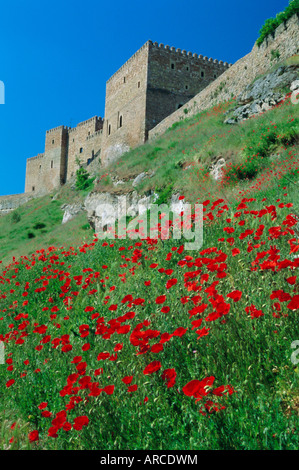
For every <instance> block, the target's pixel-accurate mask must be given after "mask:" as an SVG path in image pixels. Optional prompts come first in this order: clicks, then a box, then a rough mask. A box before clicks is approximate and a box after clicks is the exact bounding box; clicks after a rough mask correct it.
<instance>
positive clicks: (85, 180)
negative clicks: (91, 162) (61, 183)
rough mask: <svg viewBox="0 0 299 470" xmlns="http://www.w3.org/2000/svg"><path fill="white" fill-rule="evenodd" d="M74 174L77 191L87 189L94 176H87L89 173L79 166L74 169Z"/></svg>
mask: <svg viewBox="0 0 299 470" xmlns="http://www.w3.org/2000/svg"><path fill="white" fill-rule="evenodd" d="M76 176H77V179H76V189H78V190H79V191H80V190H86V189H89V188H90V187H91V186H92V183H93V182H94V178H90V177H89V173H88V172H87V171H86V170H85V168H82V167H81V168H79V169H78V170H77V171H76Z"/></svg>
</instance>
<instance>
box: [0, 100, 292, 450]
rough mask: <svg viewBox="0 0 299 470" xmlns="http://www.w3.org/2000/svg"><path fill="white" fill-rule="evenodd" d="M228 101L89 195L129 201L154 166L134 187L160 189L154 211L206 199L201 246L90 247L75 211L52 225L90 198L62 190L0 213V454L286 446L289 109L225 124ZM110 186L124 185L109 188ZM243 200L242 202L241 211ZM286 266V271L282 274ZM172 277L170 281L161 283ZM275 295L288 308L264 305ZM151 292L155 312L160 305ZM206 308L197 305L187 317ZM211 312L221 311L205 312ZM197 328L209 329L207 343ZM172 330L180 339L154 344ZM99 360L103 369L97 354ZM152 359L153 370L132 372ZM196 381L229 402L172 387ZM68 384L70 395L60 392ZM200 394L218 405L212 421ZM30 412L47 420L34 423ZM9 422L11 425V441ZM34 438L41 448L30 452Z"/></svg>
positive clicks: (123, 164) (108, 173)
mask: <svg viewBox="0 0 299 470" xmlns="http://www.w3.org/2000/svg"><path fill="white" fill-rule="evenodd" d="M233 106H235V102H234V100H232V102H230V103H226V104H222V105H220V106H218V107H216V108H212V109H210V110H208V111H206V112H204V113H200V114H198V115H197V116H193V117H191V118H188V119H186V120H184V121H180V122H178V123H176V124H174V125H173V126H172V128H170V129H169V130H168V131H167V132H166V133H165V135H163V136H161V137H160V138H159V139H157V140H156V141H155V142H152V143H147V144H146V145H144V146H141V147H140V148H138V149H135V150H133V151H131V152H128V153H127V154H126V155H124V156H123V157H122V158H121V160H119V162H117V164H116V165H114V166H111V167H109V168H107V169H105V172H103V173H102V174H101V175H100V176H99V178H98V179H99V181H100V182H99V183H98V186H97V189H98V191H107V190H117V191H123V190H125V191H128V190H132V185H131V182H130V178H132V177H133V176H136V175H137V174H139V173H141V172H142V171H148V170H149V169H154V170H155V175H154V176H153V177H152V178H148V179H147V180H144V181H142V182H141V184H140V185H139V186H138V188H137V189H138V191H139V192H140V193H142V192H146V191H148V190H149V189H152V190H155V191H157V192H158V194H159V200H158V202H159V204H162V203H165V202H167V201H168V200H169V197H170V195H171V193H172V192H175V191H179V192H180V193H182V194H184V195H185V197H186V200H187V201H190V202H198V201H199V202H204V201H205V214H204V215H205V224H204V243H203V246H202V247H201V248H200V250H194V251H186V250H185V251H184V250H183V247H182V245H183V244H184V241H185V240H184V239H181V240H173V239H170V240H164V241H162V240H158V241H153V240H151V241H149V240H148V241H147V240H130V239H129V238H127V239H125V240H117V239H116V240H108V241H107V242H103V241H99V240H98V241H97V240H95V241H91V233H90V231H89V230H87V228H88V225H87V220H86V215H84V214H81V215H79V216H77V217H76V218H74V219H73V220H72V221H70V222H68V223H67V224H65V225H61V221H62V216H63V212H62V210H61V206H62V204H65V203H74V202H82V201H83V200H84V198H85V197H86V195H87V191H85V192H80V193H77V192H75V191H73V190H72V188H71V187H70V186H68V185H66V186H65V187H64V188H62V189H61V190H60V191H59V192H58V193H57V194H56V195H55V200H53V198H52V196H53V195H51V196H47V197H44V198H40V199H34V200H32V201H30V202H29V203H27V204H26V205H24V206H22V207H20V208H19V209H18V210H17V212H14V213H12V214H8V215H6V216H4V217H1V218H0V234H1V239H0V259H2V260H3V263H2V264H1V266H2V272H1V276H0V338H1V340H5V359H6V361H7V362H6V364H5V365H0V394H1V398H2V400H1V401H0V422H1V433H0V448H3V449H7V448H15V449H27V448H29V447H30V448H32V449H37V450H38V449H67V450H71V449H72V450H78V449H86V450H87V449H93V450H95V449H103V450H127V449H130V450H136V449H144V450H146V449H155V450H158V449H160V450H172V449H176V450H208V449H215V450H216V449H240V450H245V449H246V450H281V449H290V450H295V449H297V448H298V434H297V428H298V408H299V384H298V375H299V371H298V365H296V364H293V363H292V362H291V359H290V358H291V354H292V352H293V351H292V349H291V344H292V342H293V341H294V340H297V339H298V338H299V329H298V319H297V312H298V310H297V311H296V310H295V309H294V310H293V309H290V308H288V304H289V302H290V299H291V298H296V296H297V295H298V275H297V271H298V269H297V270H296V269H295V267H294V266H293V265H292V264H291V263H293V262H294V260H295V257H296V256H297V253H298V252H296V251H295V250H296V248H295V247H296V243H297V241H298V233H297V232H296V231H294V229H296V227H295V225H294V224H295V222H294V218H293V217H292V215H291V214H294V213H296V212H297V213H299V198H298V184H299V181H298V143H297V135H298V109H299V108H298V106H296V105H295V106H294V105H291V104H290V101H289V100H287V101H286V102H285V103H284V104H282V105H281V106H278V107H276V108H275V109H273V110H271V111H269V112H267V113H265V114H263V115H261V116H259V117H257V118H254V119H250V120H248V121H245V122H244V123H242V124H241V125H236V126H233V127H230V126H227V125H224V123H223V121H224V119H225V116H224V112H226V111H228V110H230V109H231V108H232V107H233ZM220 155H221V156H223V157H224V158H226V160H227V167H226V177H227V178H224V179H223V180H221V181H219V182H215V181H214V180H212V178H211V177H210V176H209V168H210V165H211V162H212V161H213V160H214V158H215V157H219V156H220ZM188 165H189V166H190V168H187V166H188ZM256 165H257V169H256ZM252 167H253V170H252V171H253V174H250V171H251V169H252ZM235 173H236V177H234V175H235ZM115 176H117V177H119V178H120V179H123V180H126V183H125V184H124V185H121V186H120V187H118V188H116V189H115V187H113V185H112V178H113V177H115ZM228 177H230V179H228ZM124 186H125V188H124ZM244 197H246V198H249V199H248V200H247V199H245V202H246V204H247V206H248V207H243V208H242V206H241V208H240V206H239V204H240V200H241V199H242V198H244ZM217 198H220V199H218V201H217V204H216V203H215V205H214V208H213V201H215V199H217ZM207 200H209V201H210V202H207ZM286 204H287V205H286ZM274 206H275V211H274V209H273V207H274ZM16 214H17V215H16ZM246 230H249V233H247V235H246V232H245V231H246ZM29 233H32V234H33V235H34V237H33V238H28V234H29ZM244 233H245V235H246V237H244ZM242 234H243V235H242ZM81 240H82V243H81V244H80V241H81ZM70 246H71V248H69V247H70ZM79 246H80V248H79ZM180 247H182V248H181V249H180ZM236 248H237V249H238V250H240V252H239V253H238V254H236V255H234V256H233V251H232V250H233V249H236ZM36 250H38V252H36ZM30 253H31V255H30ZM21 255H22V257H21V258H20V256H21ZM29 255H30V256H29ZM218 256H219V259H218V258H217V257H218ZM13 257H14V258H15V260H14V261H13ZM215 258H216V260H215ZM283 260H288V262H286V264H285V265H281V264H279V263H281V261H283ZM263 262H266V264H265V265H263ZM8 263H11V265H10V267H9V268H7V269H6V268H5V265H6V264H8ZM257 263H259V264H257ZM267 263H268V264H267ZM155 265H157V266H156V267H155ZM223 273H224V274H225V276H224V275H223ZM207 274H208V275H209V276H208V278H207V277H206V275H207ZM296 275H297V278H296V280H295V283H292V284H290V283H289V282H288V281H287V279H289V278H290V277H292V276H296ZM202 276H204V277H202ZM170 279H176V280H177V283H175V284H174V285H173V286H172V287H169V286H168V287H167V284H166V283H167V281H169V280H170ZM148 281H151V283H150V284H149V283H148ZM206 288H208V290H206ZM215 289H216V290H217V291H216V290H215ZM235 290H238V291H241V292H242V297H241V299H240V300H239V301H237V302H234V301H233V300H232V299H230V298H228V297H227V295H228V294H230V293H231V292H233V291H235ZM277 290H281V291H283V295H284V296H286V298H287V300H285V299H282V300H281V301H278V300H277V298H272V297H273V291H274V292H275V291H277ZM128 295H129V296H132V297H130V298H129V300H128V299H125V297H126V296H128ZM161 295H166V300H165V303H163V304H160V303H159V301H158V302H157V299H158V297H159V296H161ZM140 299H143V301H141V300H140ZM203 304H207V305H208V307H207V309H206V310H204V311H203V312H202V313H195V314H194V315H193V316H190V311H192V310H193V309H194V308H195V307H197V306H202V305H203ZM224 304H225V305H226V306H227V305H228V304H229V305H230V309H229V312H226V313H225V314H221V315H220V317H219V318H216V317H213V315H211V314H212V312H215V311H216V312H218V309H219V308H220V307H221V306H223V305H224ZM278 304H279V306H278ZM163 305H164V306H167V307H169V311H167V310H162V307H163ZM251 305H255V306H256V308H257V310H262V313H263V316H260V317H258V318H251V316H250V314H248V313H247V312H246V310H245V309H246V308H248V307H250V306H251ZM219 306H220V307H219ZM87 307H90V308H89V309H88V308H87ZM279 308H280V309H281V310H280V311H279V310H276V313H275V309H279ZM92 309H93V310H92ZM89 310H90V311H89ZM220 310H221V309H220ZM132 312H133V313H132ZM274 313H275V314H274ZM124 315H127V316H126V317H124ZM200 320H202V324H201V325H199V324H193V323H192V321H197V322H198V323H199V322H200ZM141 323H143V326H142V328H141ZM121 325H122V326H125V325H126V326H127V327H130V330H129V331H127V332H125V331H122V330H120V326H121ZM203 327H205V328H206V329H208V328H210V329H209V330H207V331H206V333H207V334H206V335H204V334H203V335H201V334H200V330H201V329H202V328H203ZM138 328H139V330H140V331H141V332H142V333H140V334H139V335H138V331H139V330H138ZM177 328H181V329H184V330H183V331H185V330H186V331H185V333H184V334H182V335H181V336H180V334H178V335H174V336H172V337H171V338H170V339H169V338H168V337H167V335H165V334H166V333H168V334H170V335H171V334H173V333H174V332H175V331H176V330H177ZM133 332H135V334H136V336H135V339H134V335H133V336H132V333H133ZM87 333H88V334H87ZM201 333H204V332H201ZM161 335H163V341H162V336H161ZM16 340H18V341H16ZM164 340H165V342H164ZM120 344H121V345H122V348H120V346H119V345H120ZM157 345H158V346H157ZM161 345H163V349H161ZM65 346H66V349H63V348H64V347H65ZM70 346H71V349H70V350H69V351H68V347H69V348H70ZM153 347H154V348H153ZM155 347H156V350H155ZM106 352H108V353H109V354H110V359H111V357H112V359H114V360H109V359H108V358H107V359H101V358H100V359H98V355H99V354H100V353H106ZM115 354H117V357H116V356H115ZM74 358H76V359H74ZM153 361H160V363H161V369H160V370H158V371H157V372H155V373H152V374H149V375H144V373H143V371H144V369H145V367H146V366H148V365H149V363H151V362H153ZM85 363H86V364H85ZM78 364H80V365H79V366H78ZM77 366H78V367H79V375H78V376H75V377H74V375H73V374H75V373H76V372H77V370H78V369H77ZM80 367H82V370H80ZM99 369H102V370H99ZM167 369H175V371H176V374H177V376H176V382H175V385H174V386H173V387H170V388H167V385H166V383H165V380H164V379H163V376H162V372H163V371H165V370H167ZM127 376H133V379H132V383H131V384H132V385H136V386H137V389H135V388H134V389H133V390H132V391H130V390H128V386H127V385H125V383H124V382H123V381H122V379H123V378H124V377H127ZM206 377H215V382H214V384H213V387H212V389H214V388H216V387H219V386H222V385H230V386H231V387H233V390H234V392H233V393H232V394H231V395H229V394H224V395H223V396H217V395H213V394H212V392H210V393H208V395H207V396H206V397H205V396H203V397H201V399H200V400H199V401H198V402H196V397H190V396H187V395H186V394H185V393H184V391H183V390H184V386H185V385H186V384H187V383H189V382H190V381H192V380H203V379H204V378H206ZM11 379H13V380H14V383H13V384H12V385H11V386H9V387H8V386H7V383H8V381H9V380H11ZM72 379H75V383H74V387H78V388H74V387H73V388H72V387H71V388H67V389H65V387H66V386H67V384H70V381H71V380H72ZM84 380H86V384H87V385H86V384H84ZM89 380H90V381H91V382H93V387H95V389H96V390H98V391H99V389H101V390H102V389H104V388H105V387H106V386H109V385H115V389H114V391H113V394H112V395H109V394H107V393H106V392H105V391H103V390H102V391H99V393H98V394H97V393H95V396H93V394H92V392H91V390H92V388H89V386H88V383H89V382H88V381H89ZM209 391H210V389H209V388H208V389H205V392H209ZM90 393H91V395H90ZM146 398H147V399H148V400H146V401H145V399H146ZM76 400H78V402H77V403H76ZM209 400H212V401H213V403H214V404H213V405H211V403H210V405H211V406H218V411H217V410H216V409H215V408H214V409H213V408H212V409H210V411H209ZM43 402H46V403H47V407H46V410H48V411H49V412H51V413H52V415H51V417H46V416H43V415H42V410H41V409H40V408H39V405H40V404H41V403H43ZM215 403H216V404H217V405H215ZM65 410H66V413H67V422H68V423H70V425H71V427H72V428H71V429H70V430H67V429H68V428H65V429H64V428H62V427H60V428H59V429H57V437H51V436H50V435H49V429H50V434H51V432H52V431H53V429H52V431H51V428H53V426H55V423H57V421H58V420H55V421H54V422H53V420H54V419H55V417H56V418H57V413H59V412H62V411H65ZM58 416H59V415H58ZM78 416H85V417H87V418H88V420H89V424H88V426H83V428H82V430H77V429H75V428H74V427H73V424H74V423H75V419H76V418H77V417H78ZM16 421H17V423H18V425H19V426H20V427H18V426H16V428H15V431H14V432H15V433H16V434H15V440H14V441H12V442H10V440H11V438H12V430H11V425H12V423H13V422H16ZM68 427H69V425H68ZM34 430H37V431H38V433H39V441H38V442H33V443H29V442H28V433H29V432H30V431H34Z"/></svg>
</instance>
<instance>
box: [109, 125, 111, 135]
mask: <svg viewBox="0 0 299 470" xmlns="http://www.w3.org/2000/svg"><path fill="white" fill-rule="evenodd" d="M110 134H111V124H109V126H108V135H110Z"/></svg>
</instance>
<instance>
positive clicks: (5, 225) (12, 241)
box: [0, 187, 91, 264]
mask: <svg viewBox="0 0 299 470" xmlns="http://www.w3.org/2000/svg"><path fill="white" fill-rule="evenodd" d="M84 194H85V195H86V193H81V194H77V193H76V192H75V191H72V190H71V189H70V188H69V187H68V188H64V189H63V190H62V191H61V192H60V193H59V195H58V196H57V199H53V196H44V197H42V198H37V199H33V200H31V201H30V202H28V203H27V204H25V205H23V206H21V207H20V208H19V209H17V210H15V211H13V212H11V213H9V214H7V215H5V216H2V217H0V260H2V262H3V264H9V263H10V262H11V261H13V257H15V258H19V257H20V256H22V255H28V254H31V253H33V252H34V251H35V250H36V249H38V248H43V247H45V246H50V245H54V246H69V245H71V244H75V245H78V244H80V243H81V242H82V240H83V239H84V238H85V237H89V238H90V237H91V234H90V228H89V224H88V223H87V216H86V213H82V214H79V215H78V216H77V217H75V218H74V219H73V220H71V221H70V222H68V223H67V224H65V225H61V222H62V218H63V210H61V206H62V205H63V204H65V203H72V202H73V201H74V199H81V200H83V198H84Z"/></svg>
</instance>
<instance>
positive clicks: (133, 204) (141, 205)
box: [84, 191, 186, 233]
mask: <svg viewBox="0 0 299 470" xmlns="http://www.w3.org/2000/svg"><path fill="white" fill-rule="evenodd" d="M158 197H159V196H158V194H156V193H154V192H153V191H150V192H149V193H148V194H147V195H145V196H140V195H138V194H137V192H136V191H133V192H131V193H129V194H126V195H121V196H117V195H115V194H111V193H108V192H107V193H91V194H89V195H88V196H87V198H86V200H85V204H84V208H85V210H86V211H87V217H88V221H89V223H90V225H91V227H92V228H93V229H94V231H95V232H96V233H99V232H105V231H107V230H108V229H109V226H114V224H115V222H116V221H117V220H120V219H122V218H123V217H132V218H135V217H137V216H139V215H142V214H144V213H145V212H146V211H147V210H149V209H150V208H151V206H152V205H153V204H155V203H156V202H157V200H158ZM184 204H186V202H184V201H183V200H181V199H180V195H179V194H173V195H172V196H171V200H170V201H169V204H168V205H169V211H171V212H174V213H176V214H181V212H182V211H183V210H184Z"/></svg>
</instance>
